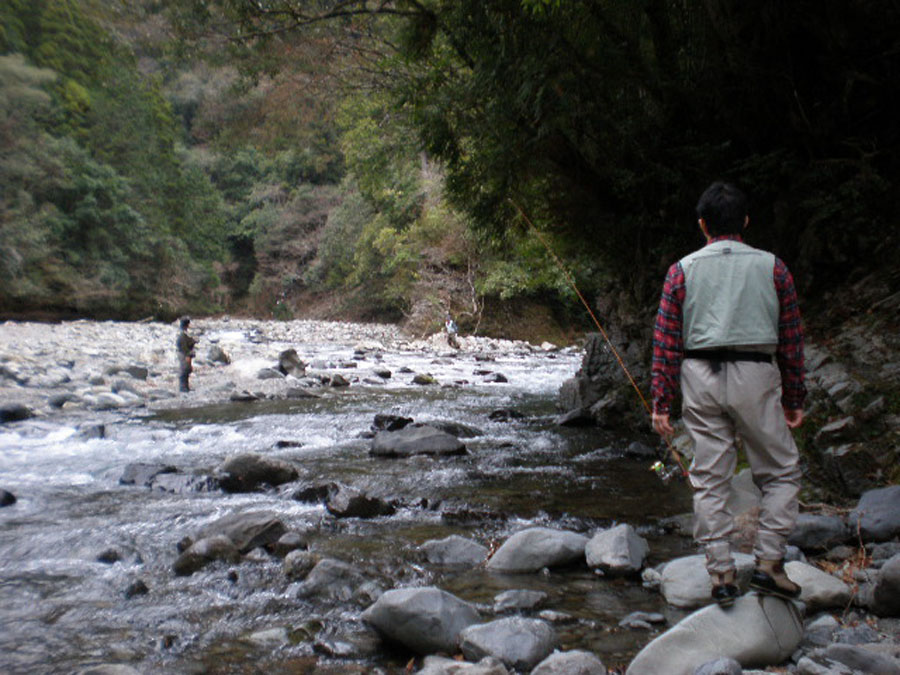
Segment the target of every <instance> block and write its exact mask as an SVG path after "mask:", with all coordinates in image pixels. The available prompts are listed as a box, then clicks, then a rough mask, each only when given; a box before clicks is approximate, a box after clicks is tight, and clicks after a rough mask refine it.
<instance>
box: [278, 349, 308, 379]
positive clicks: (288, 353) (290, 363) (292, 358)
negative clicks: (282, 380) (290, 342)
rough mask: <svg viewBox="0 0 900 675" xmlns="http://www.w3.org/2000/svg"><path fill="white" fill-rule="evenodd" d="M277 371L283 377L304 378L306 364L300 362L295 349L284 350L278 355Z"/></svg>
mask: <svg viewBox="0 0 900 675" xmlns="http://www.w3.org/2000/svg"><path fill="white" fill-rule="evenodd" d="M278 370H279V371H280V372H281V373H282V374H283V375H293V376H294V377H305V376H306V364H305V363H303V361H301V360H300V356H299V355H298V354H297V350H296V349H293V348H291V349H285V350H284V351H282V352H281V353H280V354H279V355H278Z"/></svg>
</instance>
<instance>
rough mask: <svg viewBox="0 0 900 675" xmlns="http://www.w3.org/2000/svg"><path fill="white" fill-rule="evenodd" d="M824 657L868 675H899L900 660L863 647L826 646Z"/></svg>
mask: <svg viewBox="0 0 900 675" xmlns="http://www.w3.org/2000/svg"><path fill="white" fill-rule="evenodd" d="M825 657H826V658H828V659H831V660H832V661H837V662H838V663H843V664H844V665H845V666H849V667H850V668H853V669H854V670H855V671H859V672H863V673H869V674H870V675H900V660H898V659H897V658H891V657H889V656H887V655H885V654H878V653H876V652H873V651H870V650H868V649H865V648H863V647H855V646H853V645H844V644H834V645H828V646H827V647H826V648H825Z"/></svg>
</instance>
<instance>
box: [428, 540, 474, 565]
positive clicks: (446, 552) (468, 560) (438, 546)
mask: <svg viewBox="0 0 900 675" xmlns="http://www.w3.org/2000/svg"><path fill="white" fill-rule="evenodd" d="M422 550H423V551H424V552H425V557H426V559H427V560H428V562H430V563H433V564H435V565H467V566H473V567H474V566H475V565H480V564H482V563H483V562H484V561H485V560H487V557H488V554H489V553H490V551H489V550H488V548H487V547H486V546H482V545H481V544H479V543H478V542H475V541H472V540H471V539H466V538H465V537H461V536H459V535H458V534H452V535H450V536H449V537H445V538H444V539H432V540H430V541H426V542H425V543H424V544H422Z"/></svg>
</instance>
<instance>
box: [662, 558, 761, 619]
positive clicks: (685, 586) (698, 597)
mask: <svg viewBox="0 0 900 675" xmlns="http://www.w3.org/2000/svg"><path fill="white" fill-rule="evenodd" d="M733 555H734V563H735V566H736V567H737V582H738V586H739V587H741V588H746V587H747V584H748V583H749V582H750V576H751V575H752V574H753V568H754V567H755V566H756V561H755V560H754V558H753V556H751V555H747V554H745V553H735V554H733ZM660 591H661V592H662V594H663V596H664V597H665V599H666V602H668V603H669V604H670V605H674V606H675V607H682V608H685V609H692V608H694V607H701V606H703V605H706V604H708V603H710V602H712V580H711V579H710V578H709V573H708V572H707V571H706V557H705V556H703V555H690V556H685V557H683V558H676V559H675V560H672V561H670V562H668V563H667V564H666V565H665V566H664V567H663V569H662V576H661V579H660Z"/></svg>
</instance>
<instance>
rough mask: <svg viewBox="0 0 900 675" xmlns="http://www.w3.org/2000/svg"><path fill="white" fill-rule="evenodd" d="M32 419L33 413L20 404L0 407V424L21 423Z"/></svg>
mask: <svg viewBox="0 0 900 675" xmlns="http://www.w3.org/2000/svg"><path fill="white" fill-rule="evenodd" d="M32 417H34V411H33V410H32V409H31V408H29V407H28V406H24V405H22V404H21V403H8V404H5V405H0V424H6V423H8V422H21V421H22V420H27V419H30V418H32Z"/></svg>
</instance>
